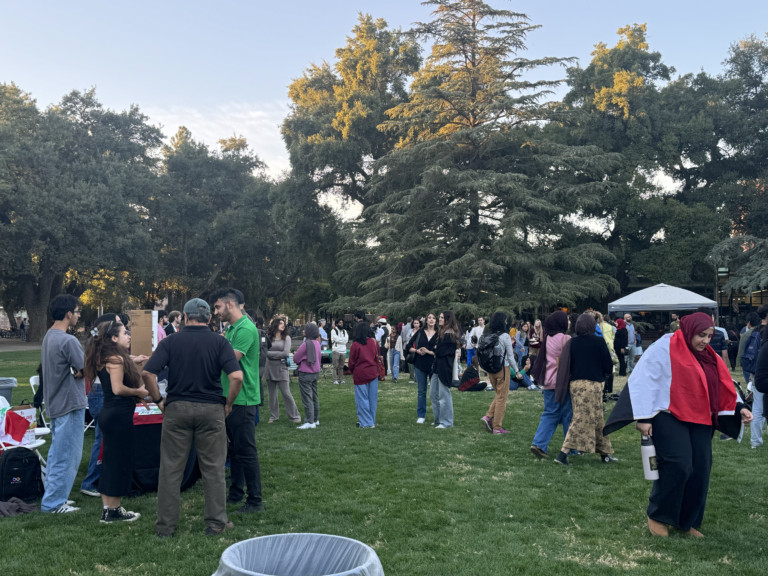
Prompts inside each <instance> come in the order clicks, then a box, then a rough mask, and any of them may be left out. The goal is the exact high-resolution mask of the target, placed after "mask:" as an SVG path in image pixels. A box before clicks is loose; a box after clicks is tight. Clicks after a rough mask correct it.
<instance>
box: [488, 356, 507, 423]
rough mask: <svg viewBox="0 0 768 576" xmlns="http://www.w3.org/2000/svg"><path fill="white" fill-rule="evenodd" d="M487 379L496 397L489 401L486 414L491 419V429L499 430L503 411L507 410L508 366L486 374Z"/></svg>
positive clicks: (502, 419)
mask: <svg viewBox="0 0 768 576" xmlns="http://www.w3.org/2000/svg"><path fill="white" fill-rule="evenodd" d="M488 380H490V382H491V386H493V389H494V390H495V391H496V397H495V398H494V399H493V402H491V407H490V408H488V412H487V413H486V416H487V417H488V418H492V419H493V429H494V430H500V429H501V424H502V423H503V422H504V413H505V412H506V411H507V397H509V366H504V369H503V370H502V371H501V372H496V374H488Z"/></svg>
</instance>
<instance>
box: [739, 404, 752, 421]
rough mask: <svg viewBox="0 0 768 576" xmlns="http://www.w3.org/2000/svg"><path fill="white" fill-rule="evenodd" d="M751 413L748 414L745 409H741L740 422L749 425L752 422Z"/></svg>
mask: <svg viewBox="0 0 768 576" xmlns="http://www.w3.org/2000/svg"><path fill="white" fill-rule="evenodd" d="M753 418H754V417H753V416H752V412H750V411H749V410H748V409H747V408H742V409H741V421H742V422H743V423H744V424H749V423H750V422H752V420H753Z"/></svg>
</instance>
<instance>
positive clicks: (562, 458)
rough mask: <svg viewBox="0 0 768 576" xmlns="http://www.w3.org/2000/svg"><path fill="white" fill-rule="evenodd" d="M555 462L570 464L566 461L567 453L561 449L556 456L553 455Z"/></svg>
mask: <svg viewBox="0 0 768 576" xmlns="http://www.w3.org/2000/svg"><path fill="white" fill-rule="evenodd" d="M555 462H557V463H558V464H562V465H563V466H570V465H571V463H570V462H568V455H567V454H566V453H565V452H563V451H562V450H561V451H560V452H558V453H557V456H555Z"/></svg>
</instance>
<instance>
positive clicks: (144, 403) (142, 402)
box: [139, 398, 150, 410]
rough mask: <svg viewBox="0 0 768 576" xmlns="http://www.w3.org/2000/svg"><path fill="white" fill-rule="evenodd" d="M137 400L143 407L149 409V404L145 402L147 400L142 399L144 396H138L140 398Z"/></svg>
mask: <svg viewBox="0 0 768 576" xmlns="http://www.w3.org/2000/svg"><path fill="white" fill-rule="evenodd" d="M139 402H140V403H141V405H142V406H144V408H146V409H147V410H149V409H150V408H149V404H147V401H146V400H144V398H140V399H139Z"/></svg>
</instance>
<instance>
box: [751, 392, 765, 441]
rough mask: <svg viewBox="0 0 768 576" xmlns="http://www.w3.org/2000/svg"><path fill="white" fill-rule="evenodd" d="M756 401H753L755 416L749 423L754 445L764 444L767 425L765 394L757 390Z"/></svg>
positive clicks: (753, 414) (753, 413)
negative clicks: (764, 431) (764, 428)
mask: <svg viewBox="0 0 768 576" xmlns="http://www.w3.org/2000/svg"><path fill="white" fill-rule="evenodd" d="M753 398H754V402H752V416H753V417H754V418H753V420H752V422H751V423H750V425H749V431H750V436H751V438H752V440H751V442H752V446H762V445H763V426H764V425H765V410H764V407H765V404H764V400H765V394H763V393H762V392H758V391H757V390H755V393H754V396H753Z"/></svg>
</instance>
